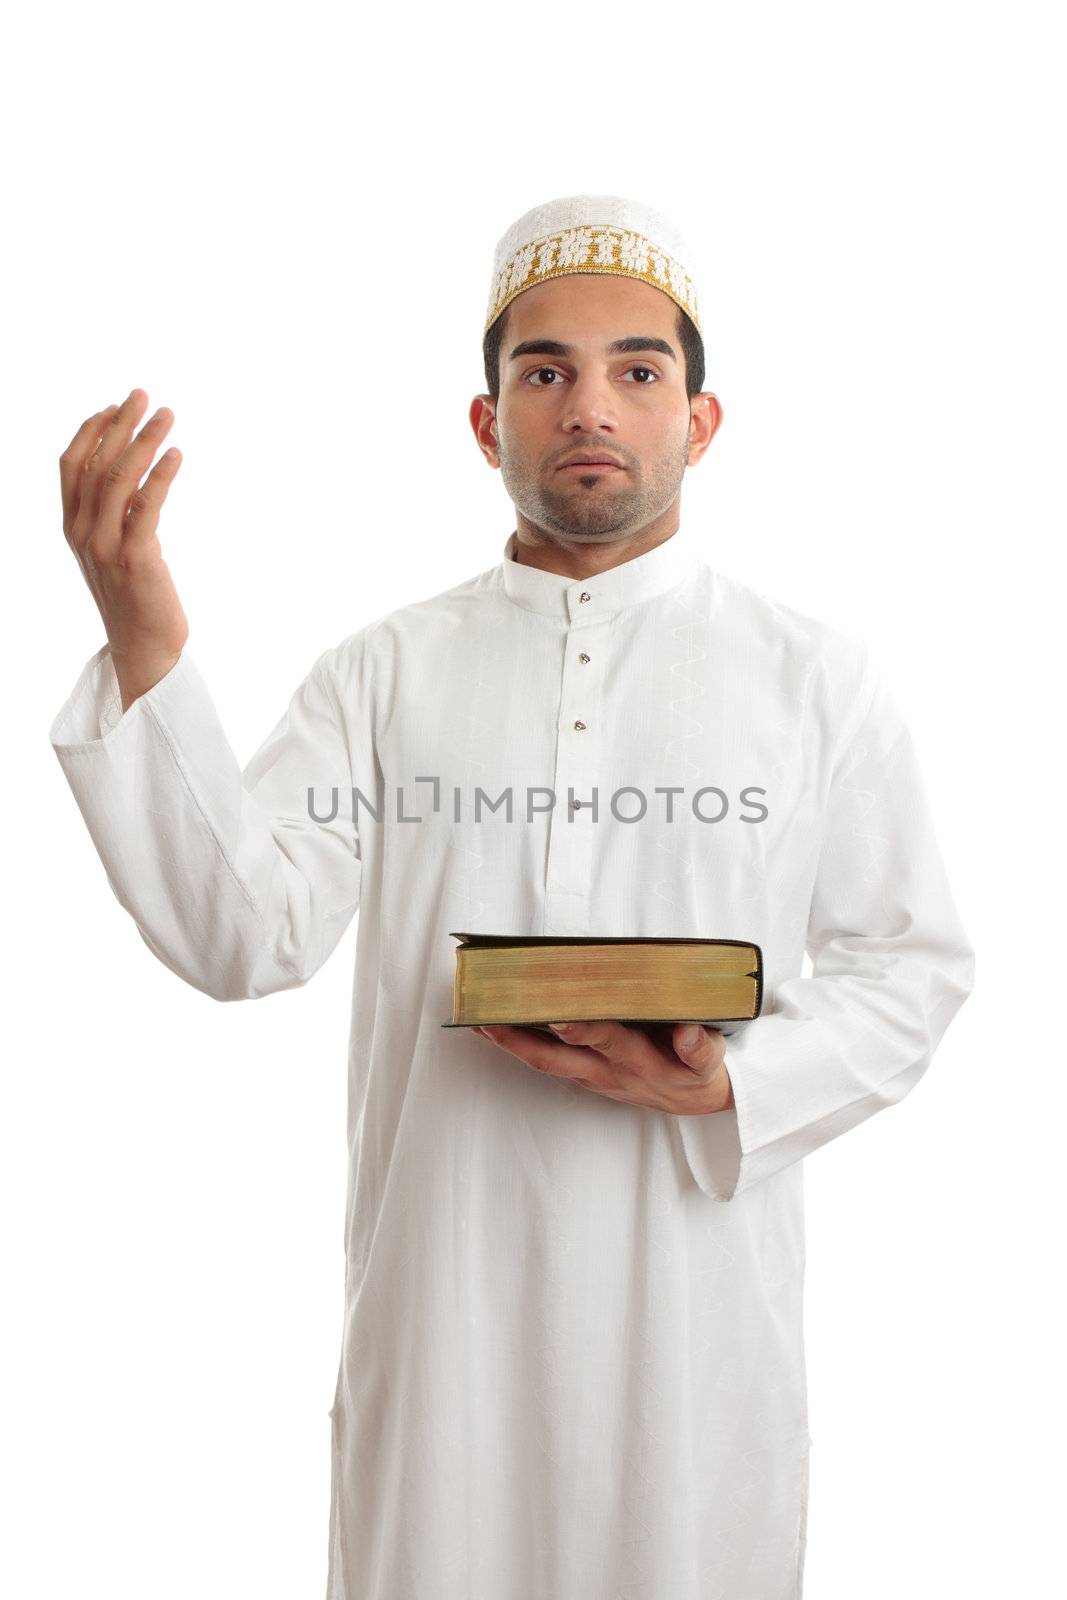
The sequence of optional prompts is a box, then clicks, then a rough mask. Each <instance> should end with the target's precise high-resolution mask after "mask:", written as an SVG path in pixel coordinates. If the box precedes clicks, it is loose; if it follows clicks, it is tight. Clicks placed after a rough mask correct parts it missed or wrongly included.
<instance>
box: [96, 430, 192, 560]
mask: <svg viewBox="0 0 1067 1600" xmlns="http://www.w3.org/2000/svg"><path fill="white" fill-rule="evenodd" d="M173 426H174V413H173V411H171V410H170V408H169V407H168V406H160V407H159V409H158V411H156V412H154V413H153V415H152V416H151V417H149V419H148V421H147V422H146V423H145V425H144V427H143V428H142V429H141V431H140V433H139V434H138V435H137V436H136V438H135V439H133V440H132V441H131V442H130V443H129V444H127V445H126V446H125V448H124V449H122V450H120V451H119V452H118V453H116V454H115V455H114V457H113V459H112V461H111V463H110V465H109V466H108V468H107V470H106V471H105V472H104V475H103V480H102V483H101V486H100V492H99V500H98V504H97V513H96V522H95V528H94V531H93V544H94V546H95V547H96V549H97V550H98V552H99V554H100V555H101V557H102V558H103V559H105V560H106V559H107V558H108V556H114V555H117V554H118V549H119V545H120V544H121V543H122V540H123V538H124V536H125V533H126V521H127V513H128V512H129V509H130V503H131V501H132V499H133V496H134V494H135V493H136V492H137V490H138V488H139V487H140V484H141V479H142V478H143V477H144V475H145V473H146V472H147V470H148V468H149V467H150V466H151V464H152V460H153V458H154V456H155V453H156V451H157V450H158V449H159V447H160V445H161V444H162V442H163V440H164V438H165V437H166V435H167V434H168V433H169V431H170V429H171V428H172V427H173ZM174 467H175V462H174V460H173V458H170V459H168V462H167V471H168V472H169V473H170V474H171V475H173V471H174ZM164 476H166V474H164ZM158 489H159V480H157V482H156V485H155V492H156V493H157V494H158ZM150 505H151V502H149V507H150ZM145 509H148V507H146V508H145ZM156 515H157V517H158V507H157V508H156ZM150 531H151V530H150Z"/></svg>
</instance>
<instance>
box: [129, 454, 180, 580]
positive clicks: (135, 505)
mask: <svg viewBox="0 0 1067 1600" xmlns="http://www.w3.org/2000/svg"><path fill="white" fill-rule="evenodd" d="M181 464H182V453H181V451H180V450H166V451H164V453H163V455H161V456H160V458H159V460H158V461H157V462H156V464H155V466H154V467H153V468H152V470H151V472H150V473H149V474H148V477H147V478H146V479H145V481H144V483H142V484H141V485H140V487H139V488H137V489H134V491H133V494H132V495H131V496H130V509H129V511H128V513H127V515H126V526H125V529H124V532H123V539H122V548H123V551H124V552H125V553H127V554H129V555H136V554H137V553H138V552H139V551H141V550H143V549H145V547H146V546H147V545H149V544H150V543H151V542H152V541H153V540H154V539H155V535H156V529H157V528H158V527H159V513H160V511H161V510H162V509H163V502H164V500H165V499H166V498H167V491H168V490H169V488H170V486H171V484H172V483H173V482H174V478H175V475H176V474H177V471H178V468H179V467H180V466H181Z"/></svg>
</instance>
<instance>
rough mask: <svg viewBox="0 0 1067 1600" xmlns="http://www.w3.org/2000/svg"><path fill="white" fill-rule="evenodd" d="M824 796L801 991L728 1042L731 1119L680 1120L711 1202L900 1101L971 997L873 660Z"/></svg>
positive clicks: (947, 896) (778, 994)
mask: <svg viewBox="0 0 1067 1600" xmlns="http://www.w3.org/2000/svg"><path fill="white" fill-rule="evenodd" d="M857 698H858V701H859V707H860V709H859V711H858V713H857V716H856V720H855V722H854V723H853V725H852V728H851V731H848V730H846V732H845V733H844V735H843V736H842V738H841V741H840V753H839V754H838V755H837V756H836V758H835V759H834V761H833V764H832V773H831V777H830V781H829V785H828V792H827V799H826V806H825V825H824V829H823V833H822V838H821V845H820V850H819V857H818V868H817V873H816V879H815V884H814V890H813V894H812V900H811V912H810V918H809V922H808V928H807V938H806V948H807V952H808V954H809V956H810V957H811V960H812V974H811V976H810V977H808V978H803V977H794V978H790V979H787V980H786V981H785V982H782V983H780V984H779V985H778V986H777V988H776V990H775V992H774V994H773V996H772V997H771V1003H770V1005H769V1006H768V1007H767V1009H766V1011H765V1013H764V1014H763V1015H761V1016H760V1017H757V1018H756V1019H755V1020H754V1021H752V1022H749V1023H746V1024H745V1025H744V1026H743V1027H742V1028H741V1029H740V1030H739V1031H738V1032H737V1033H736V1034H735V1035H732V1036H731V1037H730V1038H729V1041H728V1043H727V1047H726V1055H725V1062H726V1067H727V1071H728V1072H729V1075H730V1080H731V1083H732V1084H733V1092H734V1102H735V1103H734V1107H733V1108H732V1109H731V1110H729V1111H726V1112H717V1113H713V1114H710V1115H706V1116H689V1117H679V1118H678V1123H679V1127H680V1130H681V1137H682V1141H683V1144H684V1146H685V1150H686V1155H687V1158H688V1160H689V1163H690V1167H691V1169H692V1171H693V1175H694V1177H695V1178H696V1179H697V1181H698V1183H700V1185H701V1187H702V1188H703V1189H704V1190H705V1191H706V1192H707V1193H708V1194H709V1195H710V1196H712V1197H713V1198H715V1199H720V1200H729V1199H732V1198H733V1197H734V1196H735V1195H737V1194H741V1193H743V1192H744V1190H746V1189H748V1188H750V1187H751V1186H752V1184H754V1183H757V1182H758V1181H759V1180H760V1179H762V1178H766V1177H768V1176H769V1175H770V1174H772V1173H775V1172H778V1171H780V1170H781V1169H782V1168H784V1167H786V1166H788V1165H789V1164H790V1163H792V1162H795V1161H798V1160H800V1159H801V1158H802V1157H804V1156H807V1155H809V1154H810V1153H811V1152H812V1151H813V1150H816V1149H818V1147H819V1146H820V1145H824V1144H826V1143H827V1142H828V1141H829V1140H831V1139H834V1138H837V1136H838V1135H839V1134H842V1133H845V1132H846V1131H847V1130H848V1129H850V1128H853V1127H855V1126H856V1125H857V1124H858V1123H860V1122H863V1121H864V1120H865V1119H866V1118H867V1117H870V1116H872V1115H873V1114H874V1113H875V1112H877V1111H880V1110H882V1109H883V1108H884V1107H886V1106H890V1105H893V1104H895V1103H896V1102H897V1101H899V1100H901V1099H902V1098H903V1096H904V1095H905V1094H907V1093H908V1091H909V1090H910V1089H911V1088H913V1087H914V1085H915V1084H916V1083H917V1082H918V1080H919V1078H920V1077H921V1076H922V1074H923V1072H924V1071H925V1070H926V1067H927V1066H928V1065H929V1062H930V1059H931V1057H932V1056H933V1053H934V1051H935V1049H936V1048H937V1045H938V1042H939V1041H940V1039H941V1037H942V1035H943V1034H944V1032H945V1030H946V1028H947V1027H948V1025H949V1023H950V1022H951V1020H952V1018H953V1017H954V1016H955V1014H956V1013H957V1011H958V1010H959V1009H960V1007H961V1006H962V1005H963V1003H964V1001H965V1000H966V998H967V996H968V994H969V993H970V992H971V989H972V987H973V983H974V952H973V950H972V948H971V945H970V943H969V941H968V938H967V935H966V933H965V932H964V929H963V927H962V926H961V923H960V919H959V916H958V914H957V911H956V907H955V905H954V902H953V899H952V895H951V892H950V889H949V885H948V882H947V879H946V874H945V868H944V864H943V861H942V858H941V854H940V851H939V848H938V843H937V839H936V836H935V832H934V826H933V821H932V818H931V815H930V810H929V806H928V803H927V797H926V793H925V790H924V787H923V783H922V778H921V775H920V772H919V768H918V765H917V762H916V755H915V750H914V746H913V743H912V739H911V735H910V733H909V731H908V729H907V727H906V725H905V723H904V722H903V720H902V718H901V715H900V712H899V710H898V708H897V706H896V704H895V702H894V699H893V697H892V695H891V693H890V692H889V689H888V688H887V685H886V682H885V680H884V677H883V675H882V673H881V671H880V670H878V669H877V668H875V667H873V666H872V665H871V664H870V662H869V660H868V661H867V662H866V665H865V670H864V672H863V683H862V688H861V692H860V694H859V696H858V697H857Z"/></svg>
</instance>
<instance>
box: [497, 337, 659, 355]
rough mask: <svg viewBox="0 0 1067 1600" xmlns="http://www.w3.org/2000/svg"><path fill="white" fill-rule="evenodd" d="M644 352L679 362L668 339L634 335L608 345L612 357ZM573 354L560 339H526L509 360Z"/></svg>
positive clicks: (570, 346)
mask: <svg viewBox="0 0 1067 1600" xmlns="http://www.w3.org/2000/svg"><path fill="white" fill-rule="evenodd" d="M643 350H658V351H659V353H660V355H664V356H670V358H671V360H672V361H677V360H678V357H677V356H676V355H675V353H674V350H673V348H672V346H671V345H669V344H668V343H667V341H666V339H657V338H656V337H655V336H654V335H652V334H644V333H633V334H631V335H630V336H629V338H627V339H615V340H614V341H613V342H612V343H611V344H609V345H608V354H609V355H612V356H626V355H637V354H639V353H640V352H641V351H643ZM573 354H574V346H573V345H570V344H561V343H560V341H559V340H558V339H524V340H523V342H522V344H517V345H516V346H515V348H514V350H512V351H511V352H510V353H509V355H508V360H509V361H517V360H518V359H519V357H520V356H564V357H565V356H572V355H573Z"/></svg>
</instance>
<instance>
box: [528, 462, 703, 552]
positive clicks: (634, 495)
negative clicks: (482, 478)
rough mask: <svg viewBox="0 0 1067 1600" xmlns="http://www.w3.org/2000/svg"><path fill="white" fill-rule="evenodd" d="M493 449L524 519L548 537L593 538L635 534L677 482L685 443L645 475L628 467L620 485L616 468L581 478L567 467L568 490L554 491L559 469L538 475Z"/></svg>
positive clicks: (661, 509)
mask: <svg viewBox="0 0 1067 1600" xmlns="http://www.w3.org/2000/svg"><path fill="white" fill-rule="evenodd" d="M497 454H498V458H499V461H500V475H501V477H502V478H503V481H504V487H505V489H506V490H507V493H508V496H509V498H510V500H511V503H512V505H514V507H515V509H516V510H517V511H521V512H522V514H523V516H524V517H525V518H526V519H527V521H528V522H531V523H532V524H533V525H534V527H535V528H539V529H540V530H541V531H542V532H543V533H545V534H546V535H548V536H549V537H551V536H552V535H553V534H556V535H559V536H563V537H566V538H568V539H586V540H589V541H590V542H592V541H594V540H605V541H606V540H609V539H612V538H621V537H624V536H626V535H628V534H631V533H634V532H636V531H638V530H639V529H641V528H644V527H647V526H648V524H649V523H650V522H653V521H655V519H656V518H657V517H658V516H660V515H661V514H662V513H663V512H664V511H665V510H666V509H667V507H668V506H669V505H670V504H671V503H672V501H673V500H674V499H675V497H676V496H677V494H678V490H679V488H680V487H681V482H682V477H683V475H684V473H685V468H686V465H687V457H688V454H689V443H688V438H687V439H686V442H685V446H684V448H682V449H680V450H679V452H678V455H677V457H667V458H666V459H664V460H662V461H660V462H658V463H657V464H656V467H655V468H654V470H653V471H652V473H651V474H650V475H649V476H647V477H646V476H645V474H644V473H642V472H641V470H640V469H639V468H636V467H628V468H627V469H626V472H625V477H626V483H625V486H623V487H620V485H619V484H618V483H617V482H615V481H613V480H614V479H615V477H616V475H615V473H610V474H608V475H606V476H601V475H599V474H598V475H596V476H595V477H593V478H591V479H586V480H585V481H583V479H582V475H581V473H580V472H569V473H568V474H567V477H568V478H569V479H571V480H575V481H572V482H571V483H570V485H569V486H568V487H567V488H566V489H562V488H561V489H558V490H557V489H554V488H553V487H552V482H553V473H554V472H556V471H558V469H556V468H549V469H547V472H542V473H541V475H538V473H537V472H536V471H530V470H528V469H527V467H526V466H525V463H521V462H516V461H515V460H513V459H512V456H511V452H510V451H509V450H507V449H505V448H504V447H503V446H502V444H501V442H500V440H498V441H497ZM546 479H547V481H546Z"/></svg>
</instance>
